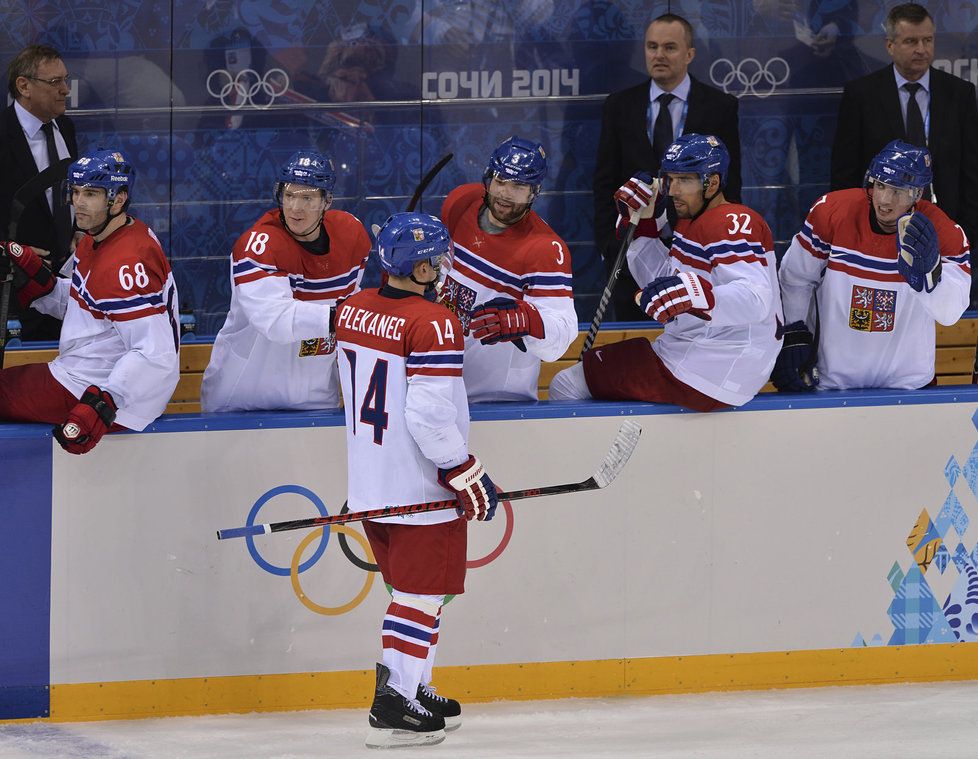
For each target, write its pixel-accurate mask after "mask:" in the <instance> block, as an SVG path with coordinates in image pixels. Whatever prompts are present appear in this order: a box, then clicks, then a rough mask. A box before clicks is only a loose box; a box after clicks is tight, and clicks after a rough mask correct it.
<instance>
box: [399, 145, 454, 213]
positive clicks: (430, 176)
mask: <svg viewBox="0 0 978 759" xmlns="http://www.w3.org/2000/svg"><path fill="white" fill-rule="evenodd" d="M454 157H455V154H454V153H448V154H447V155H444V156H442V158H441V160H440V161H438V163H436V164H435V165H434V166H432V167H431V168H430V169H429V170H428V173H427V174H425V175H424V176H423V177H422V178H421V181H420V182H419V183H418V186H417V188H416V189H415V190H414V195H412V196H411V200H410V202H409V203H408V204H407V209H406V210H408V211H413V210H414V209H415V207H416V206H417V205H418V201H419V200H421V196H422V195H423V194H424V191H425V190H427V189H428V185H430V184H431V183H432V181H434V179H435V177H436V176H438V172H439V171H441V170H442V169H443V168H445V164H447V163H448V162H449V161H451V160H452V158H454Z"/></svg>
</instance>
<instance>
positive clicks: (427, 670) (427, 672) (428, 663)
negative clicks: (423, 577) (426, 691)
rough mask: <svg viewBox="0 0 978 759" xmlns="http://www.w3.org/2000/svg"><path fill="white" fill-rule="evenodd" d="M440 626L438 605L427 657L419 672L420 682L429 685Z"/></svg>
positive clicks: (439, 608)
mask: <svg viewBox="0 0 978 759" xmlns="http://www.w3.org/2000/svg"><path fill="white" fill-rule="evenodd" d="M440 626H441V607H440V606H439V607H438V616H437V617H435V628H434V634H433V635H432V636H431V644H430V645H429V646H428V658H427V659H425V662H424V672H422V673H421V684H422V685H431V670H432V668H434V666H435V651H437V650H438V628H439V627H440Z"/></svg>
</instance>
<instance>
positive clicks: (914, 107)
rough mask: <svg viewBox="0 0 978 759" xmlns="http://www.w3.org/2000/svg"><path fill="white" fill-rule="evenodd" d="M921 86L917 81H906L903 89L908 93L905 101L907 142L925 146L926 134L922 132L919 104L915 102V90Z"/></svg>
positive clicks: (922, 123)
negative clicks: (908, 95)
mask: <svg viewBox="0 0 978 759" xmlns="http://www.w3.org/2000/svg"><path fill="white" fill-rule="evenodd" d="M921 87H923V85H922V84H918V83H917V82H907V83H906V84H905V85H903V89H905V90H906V91H907V92H909V93H910V100H908V101H907V142H909V143H910V144H911V145H916V146H917V147H921V148H925V147H927V135H926V134H925V133H924V117H923V116H921V115H920V105H919V104H918V103H917V92H918V91H919V90H920V88H921Z"/></svg>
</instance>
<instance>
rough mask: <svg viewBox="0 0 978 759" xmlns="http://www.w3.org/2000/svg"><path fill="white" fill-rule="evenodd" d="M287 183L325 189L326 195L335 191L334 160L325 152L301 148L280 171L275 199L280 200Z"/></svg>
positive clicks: (324, 193)
mask: <svg viewBox="0 0 978 759" xmlns="http://www.w3.org/2000/svg"><path fill="white" fill-rule="evenodd" d="M287 184H301V185H305V186H306V187H315V188H317V189H319V190H322V191H323V195H324V196H328V195H330V194H331V193H332V192H333V188H334V187H335V186H336V172H335V171H334V170H333V161H332V159H331V158H330V157H329V156H328V155H326V154H325V153H319V152H317V151H315V150H300V151H298V152H297V153H295V154H294V155H293V156H292V157H291V158H290V159H289V160H288V161H286V162H285V164H284V165H283V166H282V169H281V170H280V171H279V173H278V182H277V183H276V185H275V199H276V201H278V200H279V198H280V197H281V193H282V188H283V187H284V186H285V185H287Z"/></svg>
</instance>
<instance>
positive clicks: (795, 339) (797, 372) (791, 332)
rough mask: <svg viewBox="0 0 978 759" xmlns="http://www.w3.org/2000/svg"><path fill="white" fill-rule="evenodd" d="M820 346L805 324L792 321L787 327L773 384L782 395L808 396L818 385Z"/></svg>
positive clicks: (775, 366) (772, 378)
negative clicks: (817, 362)
mask: <svg viewBox="0 0 978 759" xmlns="http://www.w3.org/2000/svg"><path fill="white" fill-rule="evenodd" d="M817 359H818V346H817V345H815V336H814V335H813V334H812V333H811V332H809V331H808V327H806V326H805V322H792V323H791V324H789V325H787V326H786V327H785V328H784V343H782V345H781V352H780V353H779V354H778V357H777V359H776V360H775V362H774V370H773V371H772V372H771V382H773V383H774V386H775V387H776V388H777V389H778V392H781V393H805V392H810V391H812V390H814V389H815V388H816V387H817V386H818V369H817V368H816V367H815V362H816V360H817Z"/></svg>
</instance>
